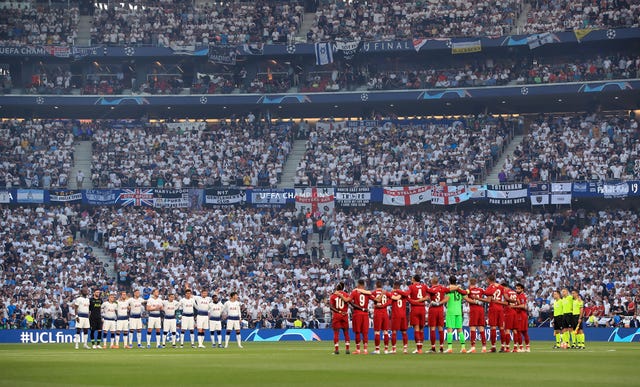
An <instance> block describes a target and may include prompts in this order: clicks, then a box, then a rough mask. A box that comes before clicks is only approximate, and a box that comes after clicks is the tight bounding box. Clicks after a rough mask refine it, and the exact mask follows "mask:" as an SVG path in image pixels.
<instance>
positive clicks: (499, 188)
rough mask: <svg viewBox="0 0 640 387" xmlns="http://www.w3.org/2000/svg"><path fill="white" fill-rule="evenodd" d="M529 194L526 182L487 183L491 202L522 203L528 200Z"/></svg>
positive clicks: (504, 203) (488, 196)
mask: <svg viewBox="0 0 640 387" xmlns="http://www.w3.org/2000/svg"><path fill="white" fill-rule="evenodd" d="M527 196H528V192H527V186H526V185H525V184H499V185H487V198H488V199H489V203H490V204H500V205H512V204H522V203H525V202H526V201H527Z"/></svg>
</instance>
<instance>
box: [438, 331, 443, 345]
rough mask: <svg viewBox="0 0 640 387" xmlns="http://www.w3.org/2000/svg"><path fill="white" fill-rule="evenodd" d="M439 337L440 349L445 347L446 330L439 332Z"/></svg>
mask: <svg viewBox="0 0 640 387" xmlns="http://www.w3.org/2000/svg"><path fill="white" fill-rule="evenodd" d="M438 335H439V336H440V347H442V346H443V345H444V330H442V331H438Z"/></svg>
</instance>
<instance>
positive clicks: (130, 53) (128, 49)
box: [124, 47, 136, 56]
mask: <svg viewBox="0 0 640 387" xmlns="http://www.w3.org/2000/svg"><path fill="white" fill-rule="evenodd" d="M135 53H136V49H135V48H133V47H125V48H124V54H125V55H126V56H133V54H135Z"/></svg>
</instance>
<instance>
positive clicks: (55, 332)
mask: <svg viewBox="0 0 640 387" xmlns="http://www.w3.org/2000/svg"><path fill="white" fill-rule="evenodd" d="M584 332H585V336H586V338H587V340H588V341H590V342H593V341H600V342H614V343H631V342H634V343H636V342H640V329H636V328H586V329H585V330H584ZM75 333H76V332H75V329H65V330H63V329H49V330H19V329H9V330H0V344H20V343H22V344H65V343H66V344H70V345H71V344H72V343H73V338H74V335H75ZM241 333H242V339H243V341H253V342H279V341H329V342H330V341H332V340H333V330H332V329H295V328H292V329H243V330H242V332H241ZM408 333H409V340H413V329H412V328H410V329H409V330H408ZM426 333H427V337H425V340H427V339H428V331H427V332H426ZM464 333H465V337H466V339H467V340H468V339H469V329H468V328H466V327H465V328H464ZM142 334H143V340H145V338H146V334H147V333H146V331H145V330H143V332H142ZM454 336H455V335H454ZM488 336H489V330H488V329H487V337H488ZM498 337H499V333H498ZM529 337H530V338H531V340H532V341H552V340H553V330H552V329H551V328H530V329H529ZM373 338H374V335H373V330H372V329H370V330H369V339H371V340H373ZM188 339H189V337H188V335H187V336H186V337H185V340H186V341H188ZM210 339H211V338H210V335H209V332H208V331H205V340H207V341H210ZM455 339H456V340H457V337H456V338H455ZM154 344H155V342H154Z"/></svg>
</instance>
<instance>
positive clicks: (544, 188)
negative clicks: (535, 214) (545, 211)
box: [529, 183, 549, 206]
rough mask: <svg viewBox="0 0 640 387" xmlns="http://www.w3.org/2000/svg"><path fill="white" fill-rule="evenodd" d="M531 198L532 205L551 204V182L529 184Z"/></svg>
mask: <svg viewBox="0 0 640 387" xmlns="http://www.w3.org/2000/svg"><path fill="white" fill-rule="evenodd" d="M529 198H530V199H531V205H532V206H544V205H547V204H549V184H548V183H531V184H529Z"/></svg>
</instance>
